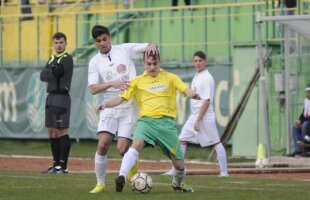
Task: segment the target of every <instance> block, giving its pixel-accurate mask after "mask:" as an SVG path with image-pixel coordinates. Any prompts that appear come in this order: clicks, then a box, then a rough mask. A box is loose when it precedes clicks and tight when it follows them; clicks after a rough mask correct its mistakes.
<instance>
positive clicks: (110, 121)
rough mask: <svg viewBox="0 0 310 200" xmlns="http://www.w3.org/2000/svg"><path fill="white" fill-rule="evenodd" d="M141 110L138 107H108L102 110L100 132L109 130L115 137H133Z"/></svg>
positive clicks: (99, 123)
mask: <svg viewBox="0 0 310 200" xmlns="http://www.w3.org/2000/svg"><path fill="white" fill-rule="evenodd" d="M138 114H139V110H138V108H137V107H130V108H106V109H104V110H102V111H101V112H100V119H99V122H98V129H97V131H98V133H99V132H103V131H104V132H109V133H111V134H113V135H114V136H115V137H124V138H128V139H131V138H132V134H133V131H134V128H135V126H136V122H137V119H138Z"/></svg>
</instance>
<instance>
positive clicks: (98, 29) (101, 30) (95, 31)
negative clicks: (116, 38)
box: [91, 25, 110, 39]
mask: <svg viewBox="0 0 310 200" xmlns="http://www.w3.org/2000/svg"><path fill="white" fill-rule="evenodd" d="M91 34H92V36H93V38H94V39H96V38H97V37H98V36H99V35H103V34H107V35H110V31H109V29H108V28H107V27H105V26H101V25H95V26H94V27H93V28H92V30H91Z"/></svg>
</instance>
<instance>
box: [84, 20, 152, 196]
mask: <svg viewBox="0 0 310 200" xmlns="http://www.w3.org/2000/svg"><path fill="white" fill-rule="evenodd" d="M92 37H93V39H94V41H95V44H96V46H97V48H98V50H99V52H98V53H97V54H96V55H95V56H94V57H93V58H92V59H91V60H90V62H89V66H88V88H89V90H90V92H91V93H92V94H93V95H95V94H100V93H101V94H102V95H103V98H104V101H107V100H109V99H111V98H112V97H115V96H118V94H120V93H121V92H122V91H123V90H124V89H126V88H127V86H128V83H129V81H130V80H131V79H133V78H134V77H135V76H136V69H135V65H134V62H133V59H137V58H142V56H143V52H146V53H147V54H148V53H149V52H152V53H157V47H156V45H155V44H153V43H125V44H121V45H112V44H111V35H110V32H109V29H108V28H107V27H105V26H101V25H96V26H94V27H93V28H92ZM137 117H138V109H137V105H136V102H135V101H134V100H132V101H128V102H124V103H122V104H121V105H119V106H117V107H115V108H109V109H105V110H103V111H101V113H100V119H99V122H98V129H97V132H98V147H97V151H96V154H95V173H96V177H97V184H96V186H95V188H94V189H92V190H91V191H90V193H100V192H104V190H105V176H106V169H107V152H108V149H109V146H110V144H111V143H112V141H113V138H114V137H116V136H117V149H118V151H119V153H120V154H121V155H122V156H123V155H124V154H125V153H126V151H127V150H128V148H129V146H130V144H131V139H132V133H133V129H134V127H135V124H136V121H137ZM116 134H117V135H116ZM135 172H137V166H134V167H133V168H132V173H130V174H129V175H128V176H132V175H133V173H135ZM128 178H130V177H128Z"/></svg>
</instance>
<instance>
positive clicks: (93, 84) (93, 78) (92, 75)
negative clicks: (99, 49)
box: [88, 60, 128, 95]
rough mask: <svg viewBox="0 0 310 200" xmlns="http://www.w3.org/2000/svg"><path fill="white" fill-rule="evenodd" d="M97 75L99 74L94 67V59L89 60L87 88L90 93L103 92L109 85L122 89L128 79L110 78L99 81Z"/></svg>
mask: <svg viewBox="0 0 310 200" xmlns="http://www.w3.org/2000/svg"><path fill="white" fill-rule="evenodd" d="M99 77H100V75H99V72H98V69H97V67H96V63H95V61H94V60H91V61H90V62H89V66H88V89H89V91H90V93H91V94H93V95H95V94H98V93H102V92H105V91H106V90H108V89H109V88H111V87H113V88H116V89H120V90H124V89H126V88H127V86H128V81H121V80H111V81H107V82H104V83H100V81H99V79H100V78H99Z"/></svg>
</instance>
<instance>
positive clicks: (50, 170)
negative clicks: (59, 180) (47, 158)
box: [41, 166, 57, 174]
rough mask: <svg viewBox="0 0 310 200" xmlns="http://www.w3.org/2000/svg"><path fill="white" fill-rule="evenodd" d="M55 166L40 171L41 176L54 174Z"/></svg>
mask: <svg viewBox="0 0 310 200" xmlns="http://www.w3.org/2000/svg"><path fill="white" fill-rule="evenodd" d="M56 171H57V170H56V168H55V166H50V167H49V168H48V169H47V170H44V171H42V172H41V173H42V174H56Z"/></svg>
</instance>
